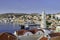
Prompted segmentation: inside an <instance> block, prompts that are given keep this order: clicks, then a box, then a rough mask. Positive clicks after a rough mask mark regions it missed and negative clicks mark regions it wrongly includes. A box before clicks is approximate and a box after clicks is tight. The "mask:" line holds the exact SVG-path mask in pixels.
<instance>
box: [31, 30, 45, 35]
mask: <svg viewBox="0 0 60 40" xmlns="http://www.w3.org/2000/svg"><path fill="white" fill-rule="evenodd" d="M37 31H42V32H43V33H44V31H43V30H42V29H39V30H38V29H32V30H30V32H32V33H33V34H35V33H36V32H37Z"/></svg>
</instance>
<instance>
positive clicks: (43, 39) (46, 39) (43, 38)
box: [40, 37, 48, 40]
mask: <svg viewBox="0 0 60 40" xmlns="http://www.w3.org/2000/svg"><path fill="white" fill-rule="evenodd" d="M40 40H48V38H47V37H42V38H41V39H40Z"/></svg>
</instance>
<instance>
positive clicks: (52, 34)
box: [49, 33, 60, 37]
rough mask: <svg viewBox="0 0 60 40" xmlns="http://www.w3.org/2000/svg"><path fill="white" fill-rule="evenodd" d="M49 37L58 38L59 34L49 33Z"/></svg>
mask: <svg viewBox="0 0 60 40" xmlns="http://www.w3.org/2000/svg"><path fill="white" fill-rule="evenodd" d="M49 35H50V37H56V36H60V33H51V34H49Z"/></svg>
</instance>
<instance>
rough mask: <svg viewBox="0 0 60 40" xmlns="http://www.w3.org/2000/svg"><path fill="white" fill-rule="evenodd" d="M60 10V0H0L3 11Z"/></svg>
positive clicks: (0, 9)
mask: <svg viewBox="0 0 60 40" xmlns="http://www.w3.org/2000/svg"><path fill="white" fill-rule="evenodd" d="M43 10H45V12H46V13H48V14H49V13H51V14H52V13H58V12H60V0H0V14H1V13H41V12H42V11H43Z"/></svg>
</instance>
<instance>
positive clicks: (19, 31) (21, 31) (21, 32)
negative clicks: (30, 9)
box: [16, 29, 28, 35]
mask: <svg viewBox="0 0 60 40" xmlns="http://www.w3.org/2000/svg"><path fill="white" fill-rule="evenodd" d="M26 32H28V30H24V29H22V30H18V31H16V33H17V35H24V33H26Z"/></svg>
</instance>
